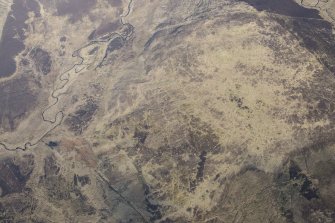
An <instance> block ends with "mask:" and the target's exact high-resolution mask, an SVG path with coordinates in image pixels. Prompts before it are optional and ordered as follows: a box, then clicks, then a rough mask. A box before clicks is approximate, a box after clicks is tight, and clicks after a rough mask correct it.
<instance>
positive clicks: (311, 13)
mask: <svg viewBox="0 0 335 223" xmlns="http://www.w3.org/2000/svg"><path fill="white" fill-rule="evenodd" d="M241 1H243V2H246V3H248V4H249V5H251V6H252V7H254V8H255V9H257V10H258V11H267V12H272V13H276V14H280V15H286V16H292V17H304V18H314V19H322V17H321V16H320V15H319V12H318V10H316V9H308V8H304V7H302V6H301V5H299V4H298V3H296V2H295V1H293V0H241Z"/></svg>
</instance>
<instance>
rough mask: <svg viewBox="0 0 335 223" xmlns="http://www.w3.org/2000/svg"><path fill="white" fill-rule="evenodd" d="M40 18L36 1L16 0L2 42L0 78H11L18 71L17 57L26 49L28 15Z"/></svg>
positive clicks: (0, 43)
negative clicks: (31, 14)
mask: <svg viewBox="0 0 335 223" xmlns="http://www.w3.org/2000/svg"><path fill="white" fill-rule="evenodd" d="M29 12H34V13H35V15H36V16H40V8H39V5H38V3H37V2H36V1H35V0H26V1H22V0H14V2H13V5H12V7H11V11H10V12H9V13H8V16H7V19H6V22H5V25H4V28H3V31H2V36H1V41H0V77H9V76H11V75H13V74H14V73H15V71H16V62H15V56H17V55H18V54H19V53H21V52H22V50H24V49H25V45H24V40H25V38H26V35H25V31H26V30H27V28H28V26H27V24H25V22H26V20H27V19H28V13H29Z"/></svg>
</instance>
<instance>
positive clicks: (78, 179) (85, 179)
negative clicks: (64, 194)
mask: <svg viewBox="0 0 335 223" xmlns="http://www.w3.org/2000/svg"><path fill="white" fill-rule="evenodd" d="M90 183H91V179H90V178H89V176H87V175H84V176H79V175H77V174H75V175H74V176H73V184H74V185H75V186H79V184H80V186H82V187H83V186H85V185H87V184H90Z"/></svg>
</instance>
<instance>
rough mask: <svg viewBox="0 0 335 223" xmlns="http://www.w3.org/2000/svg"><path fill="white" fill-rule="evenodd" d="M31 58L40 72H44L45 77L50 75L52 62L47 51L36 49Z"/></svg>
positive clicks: (31, 53)
mask: <svg viewBox="0 0 335 223" xmlns="http://www.w3.org/2000/svg"><path fill="white" fill-rule="evenodd" d="M29 56H30V57H31V58H32V60H33V61H34V63H35V66H36V69H37V70H38V71H40V72H42V74H44V75H47V74H48V73H50V71H51V65H52V60H51V56H50V54H49V53H48V52H47V51H45V50H43V49H41V48H35V49H33V50H32V51H31V52H30V54H29Z"/></svg>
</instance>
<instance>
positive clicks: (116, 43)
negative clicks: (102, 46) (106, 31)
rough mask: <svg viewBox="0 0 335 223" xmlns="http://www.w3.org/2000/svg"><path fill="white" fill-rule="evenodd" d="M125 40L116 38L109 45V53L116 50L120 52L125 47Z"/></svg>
mask: <svg viewBox="0 0 335 223" xmlns="http://www.w3.org/2000/svg"><path fill="white" fill-rule="evenodd" d="M123 45H124V40H123V38H122V37H116V38H114V39H113V40H112V41H111V42H110V43H109V45H108V48H107V53H111V52H113V51H115V50H119V49H121V48H122V47H123Z"/></svg>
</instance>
